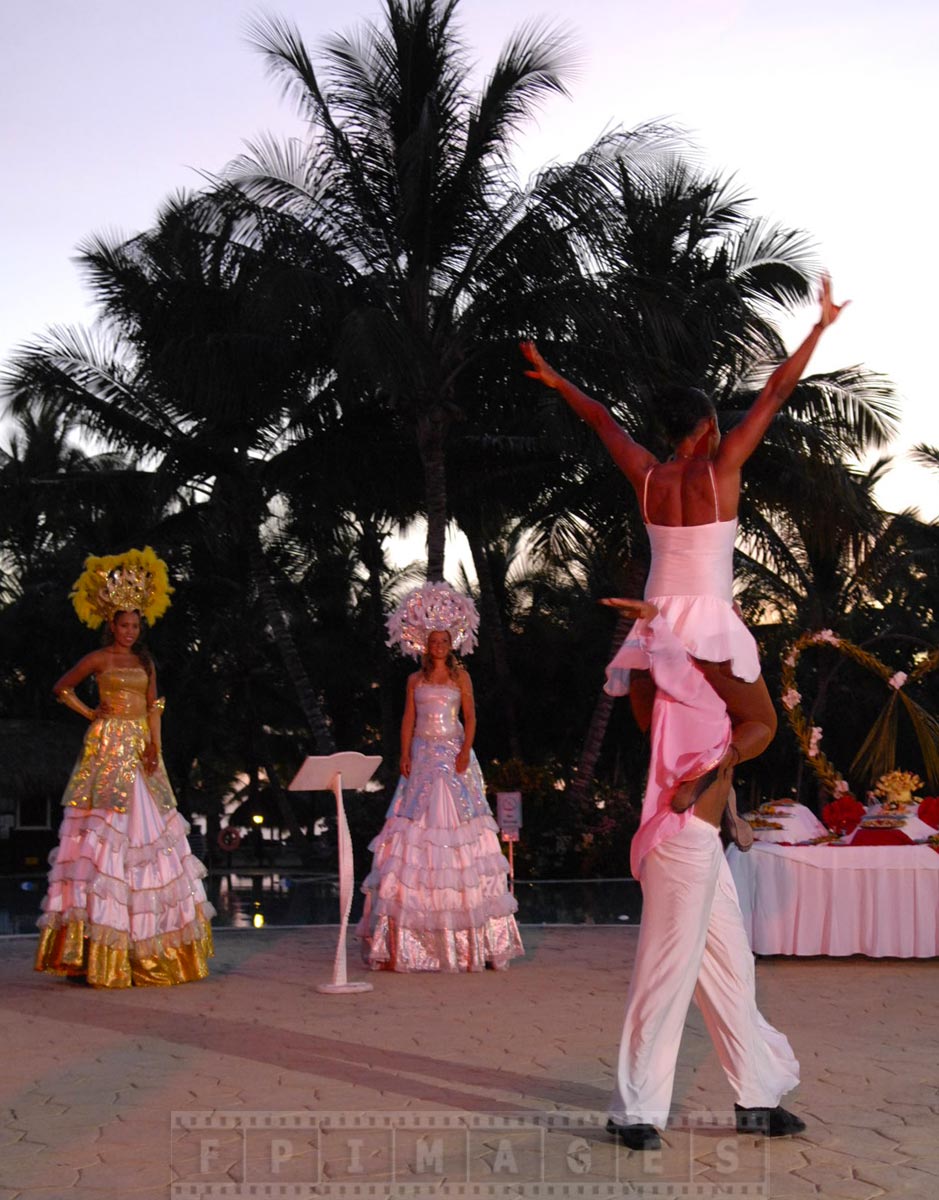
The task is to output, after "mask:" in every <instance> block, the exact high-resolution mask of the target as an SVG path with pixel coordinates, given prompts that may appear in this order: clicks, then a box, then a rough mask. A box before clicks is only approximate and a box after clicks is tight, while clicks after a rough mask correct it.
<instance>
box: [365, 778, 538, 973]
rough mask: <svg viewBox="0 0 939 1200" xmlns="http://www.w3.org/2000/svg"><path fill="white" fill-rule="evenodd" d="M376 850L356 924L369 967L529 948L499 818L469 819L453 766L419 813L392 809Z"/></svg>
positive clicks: (421, 964)
mask: <svg viewBox="0 0 939 1200" xmlns="http://www.w3.org/2000/svg"><path fill="white" fill-rule="evenodd" d="M402 782H403V784H404V785H405V786H406V784H407V781H402ZM399 790H400V789H399ZM369 849H370V850H372V851H373V853H374V859H373V863H372V870H371V873H370V874H369V875H368V877H367V878H366V880H365V882H364V883H363V885H362V890H363V891H364V892H365V896H366V900H365V911H364V914H363V916H362V919H361V921H360V922H359V926H358V929H357V936H358V937H360V938H361V939H362V954H363V958H364V960H365V962H366V964H367V965H368V966H370V967H372V968H373V969H374V970H381V969H385V970H393V971H481V970H483V969H484V968H485V966H486V964H487V963H491V964H492V966H493V967H495V968H496V969H502V968H504V967H506V966H508V963H509V960H510V959H512V958H515V957H516V956H518V955H520V954H524V948H523V946H522V940H521V937H520V935H519V932H518V926H517V925H516V922H515V916H514V914H515V912H516V910H517V908H518V905H517V903H516V901H515V898H514V896H512V895H511V894H510V893H509V890H508V886H507V875H508V863H507V862H506V859H505V856H504V855H503V853H502V850H501V847H500V845H499V838H498V827H497V825H496V823H495V821H494V820H493V818H492V815H491V813H489V812H488V810H487V812H486V813H485V814H484V815H478V816H474V817H470V818H469V819H466V820H461V819H460V815H459V812H458V810H457V806H456V804H455V802H454V798H453V795H452V793H451V790H450V788H449V787H448V786H447V774H446V773H445V772H440V773H439V774H438V775H437V777H436V779H435V780H434V784H433V787H432V788H431V789H430V792H429V796H428V800H427V803H426V805H425V806H424V808H423V810H422V811H421V812H420V813H418V814H417V815H416V816H415V817H414V819H410V818H408V817H401V816H395V815H392V816H390V817H389V818H388V819H387V820H386V822H385V825H384V827H383V828H382V831H381V833H380V834H379V835H378V837H376V838H375V839H374V841H373V842H372V843H371V845H370V846H369Z"/></svg>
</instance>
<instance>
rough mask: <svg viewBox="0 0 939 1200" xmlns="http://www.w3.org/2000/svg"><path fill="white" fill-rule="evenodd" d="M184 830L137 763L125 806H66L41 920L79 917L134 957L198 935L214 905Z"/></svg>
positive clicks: (96, 936)
mask: <svg viewBox="0 0 939 1200" xmlns="http://www.w3.org/2000/svg"><path fill="white" fill-rule="evenodd" d="M188 833H189V825H188V823H187V822H186V821H185V820H184V818H183V817H182V816H181V815H180V813H179V812H178V810H177V809H175V808H174V809H171V810H170V811H169V812H163V811H161V810H160V809H159V808H158V807H157V805H156V803H155V801H154V799H153V797H152V795H151V794H150V790H149V788H148V787H147V785H146V782H145V780H144V777H143V775H142V774H141V772H139V771H138V773H137V777H136V780H135V784H134V792H133V801H132V803H131V804H130V805H129V806H128V809H127V811H126V812H118V811H116V810H115V809H107V808H97V809H78V808H67V809H66V810H65V815H64V818H63V820H62V825H61V828H60V832H59V844H58V847H57V848H56V849H55V850H53V851H52V854H51V855H50V857H49V861H50V863H51V864H52V870H51V872H50V874H49V890H48V893H47V894H46V897H45V899H44V900H43V903H42V908H43V914H42V916H41V917H40V918H39V922H38V923H39V925H40V927H43V928H56V927H58V926H60V925H66V924H68V923H69V922H70V921H83V922H84V923H85V928H86V934H87V935H88V936H89V937H90V938H91V939H92V940H93V941H97V942H104V943H105V944H107V945H109V946H120V947H126V948H128V949H129V950H130V951H131V954H132V957H139V958H146V957H150V956H152V955H157V954H161V953H162V952H163V950H164V949H165V948H166V947H167V946H180V945H184V944H186V943H189V942H192V941H197V940H199V939H201V938H203V937H204V936H205V930H206V926H205V921H206V920H208V919H210V918H211V917H212V916H213V915H214V909H213V908H212V905H211V904H209V902H208V901H207V899H206V894H205V888H204V886H203V884H202V879H203V877H204V876H205V874H206V871H205V867H203V865H202V863H201V862H199V860H198V859H197V858H195V857H194V856H193V854H192V852H191V851H190V849H189V843H188V842H187V840H186V838H187V835H188Z"/></svg>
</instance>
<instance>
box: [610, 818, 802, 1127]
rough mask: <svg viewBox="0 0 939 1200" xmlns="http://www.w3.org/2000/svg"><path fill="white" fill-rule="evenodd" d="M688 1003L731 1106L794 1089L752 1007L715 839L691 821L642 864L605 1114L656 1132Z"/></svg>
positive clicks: (775, 1038)
mask: <svg viewBox="0 0 939 1200" xmlns="http://www.w3.org/2000/svg"><path fill="white" fill-rule="evenodd" d="M692 997H694V1000H695V1002H696V1003H697V1005H698V1007H699V1008H700V1009H701V1012H702V1014H703V1016H704V1022H705V1024H706V1025H707V1029H708V1032H709V1033H710V1035H711V1039H712V1041H713V1042H714V1045H715V1047H716V1049H717V1054H718V1058H719V1059H720V1062H721V1066H722V1067H723V1068H724V1071H725V1073H726V1075H727V1078H728V1080H729V1081H730V1085H731V1087H732V1088H733V1091H734V1096H735V1099H736V1101H737V1103H738V1104H741V1105H743V1106H744V1107H745V1108H756V1107H763V1106H766V1107H769V1108H772V1107H774V1106H775V1105H777V1104H778V1103H779V1101H780V1098H781V1097H782V1096H783V1095H784V1094H785V1093H786V1092H788V1091H789V1090H790V1089H791V1088H794V1087H795V1086H796V1084H798V1082H799V1064H798V1062H797V1061H796V1059H795V1056H794V1055H793V1053H792V1048H791V1046H790V1045H789V1042H788V1041H787V1039H786V1037H785V1036H784V1035H783V1034H781V1033H780V1032H779V1031H778V1030H776V1029H774V1028H773V1027H772V1026H771V1025H769V1024H768V1023H767V1022H766V1021H765V1020H764V1019H763V1017H762V1016H761V1015H760V1013H759V1010H758V1009H757V1007H756V992H755V975H754V969H753V955H752V953H751V951H750V945H749V942H748V941H747V935H746V931H745V929H744V927H743V920H742V918H741V915H740V905H739V903H738V901H737V891H736V888H735V887H734V881H733V878H732V876H731V874H730V868H729V867H728V866H727V862H726V860H725V858H724V852H723V848H722V847H721V841H720V836H719V834H718V831H717V830H716V829H715V828H714V826H713V825H710V824H708V823H707V822H706V821H702V820H701V819H700V818H699V817H693V818H692V820H690V821H689V822H688V824H687V825H686V826H685V827H684V829H682V830H681V831H680V832H679V833H678V834H676V835H675V836H674V837H671V838H669V839H668V840H667V841H664V842H661V843H660V844H659V845H657V846H656V847H655V848H654V849H653V850H651V851H650V852H649V854H648V855H647V856H646V858H645V860H644V862H643V865H642V922H641V925H640V928H639V945H638V948H637V951H636V962H635V966H634V968H633V975H632V980H631V982H630V985H629V994H628V996H627V1000H626V1021H625V1024H624V1026H623V1038H622V1041H621V1043H620V1051H619V1065H618V1069H617V1080H616V1089H615V1091H614V1093H613V1098H612V1100H611V1102H610V1109H609V1113H610V1116H611V1117H612V1118H613V1120H614V1121H616V1122H617V1123H618V1124H622V1125H630V1124H636V1123H642V1124H649V1125H659V1126H664V1125H665V1124H666V1122H667V1120H668V1111H669V1108H670V1107H671V1102H672V1087H673V1085H674V1082H675V1066H676V1062H677V1060H678V1047H679V1045H680V1043H681V1034H682V1029H683V1028H684V1024H685V1016H686V1014H687V1012H688V1005H689V1004H690V1003H691V999H692Z"/></svg>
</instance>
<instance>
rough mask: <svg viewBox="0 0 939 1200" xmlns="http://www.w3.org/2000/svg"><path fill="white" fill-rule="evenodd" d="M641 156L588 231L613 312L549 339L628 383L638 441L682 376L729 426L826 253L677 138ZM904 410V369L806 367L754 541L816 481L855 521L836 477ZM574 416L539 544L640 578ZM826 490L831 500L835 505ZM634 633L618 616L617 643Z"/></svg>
mask: <svg viewBox="0 0 939 1200" xmlns="http://www.w3.org/2000/svg"><path fill="white" fill-rule="evenodd" d="M641 166H642V169H641V170H635V169H633V168H632V166H631V164H630V163H629V162H628V161H627V160H625V159H622V158H621V159H619V160H615V161H611V162H610V163H609V164H608V166H607V183H608V187H607V189H606V192H605V193H599V194H598V196H599V199H598V205H597V210H596V212H595V214H594V219H593V221H592V223H591V225H590V226H589V228H588V229H587V230H586V232H585V236H588V237H589V239H590V244H591V246H592V247H593V254H594V258H595V261H596V263H597V269H598V271H599V272H600V279H601V281H602V283H603V286H604V288H605V294H606V296H607V302H606V308H607V312H608V314H609V321H608V322H607V323H606V324H604V325H597V324H596V322H594V321H590V322H586V323H585V322H580V323H578V324H577V325H576V328H575V332H574V336H573V337H571V336H570V333H569V332H568V331H566V330H563V329H562V330H561V331H560V336H559V338H558V342H557V345H556V346H552V345H550V344H549V343H546V345H545V350H546V353H547V354H548V356H549V357H550V358H551V360H552V362H555V363H556V365H558V366H559V367H561V369H562V370H565V371H566V372H569V373H571V374H572V375H573V376H574V377H575V378H577V379H578V380H581V381H583V383H584V386H585V387H586V388H587V390H588V391H592V392H593V393H594V394H599V395H606V396H608V397H612V399H611V405H610V406H611V408H612V410H613V411H614V413H615V415H616V416H617V418H618V419H619V420H620V421H621V423H622V424H623V425H624V426H625V427H626V428H627V429H628V430H629V431H630V433H632V434H633V435H634V436H635V437H637V438H638V440H640V441H642V442H643V443H644V444H647V445H650V446H652V447H657V446H659V447H661V445H662V443H661V442H660V439H659V436H658V428H657V420H656V418H657V411H656V405H657V394H658V392H659V390H660V389H661V387H662V385H663V384H666V383H668V382H680V383H685V384H689V385H694V386H700V387H704V388H706V389H707V390H708V391H709V392H710V393H711V394H712V395H713V396H714V398H715V403H716V405H717V408H718V412H719V416H720V419H721V423H722V425H724V426H725V427H726V426H727V425H729V424H733V423H734V422H735V421H736V420H738V419H739V416H740V415H741V414H742V411H743V410H744V408H745V407H746V406H747V405H748V404H749V403H750V402H751V400H752V398H753V396H754V394H755V393H754V390H753V389H754V387H755V386H758V383H759V379H760V377H761V375H762V374H764V373H765V372H766V371H767V370H768V369H769V366H770V365H773V364H774V363H775V361H778V360H779V359H780V358H781V357H783V356H784V353H785V349H784V346H783V344H782V341H781V338H780V336H779V334H778V332H777V329H776V324H775V322H776V320H777V319H778V317H779V316H781V315H782V314H783V313H784V312H786V311H787V309H788V308H790V307H791V306H792V305H793V304H794V303H797V302H799V301H801V300H802V299H804V298H805V297H806V295H807V294H808V293H809V290H810V288H811V282H812V267H813V262H812V257H811V254H810V251H809V247H808V243H807V240H806V238H805V237H804V235H802V234H799V233H798V232H795V231H789V230H785V229H782V228H779V227H776V226H772V225H768V224H767V223H765V222H762V221H759V220H757V219H754V218H753V217H752V216H751V215H750V211H749V209H750V205H749V203H748V202H747V201H746V200H745V198H744V197H743V196H742V195H741V194H740V193H739V192H738V191H735V190H733V189H732V188H731V187H730V186H729V185H728V184H727V183H726V182H724V181H722V180H721V179H720V178H719V177H717V176H706V175H703V174H701V173H700V172H698V171H695V170H694V169H693V168H692V167H690V166H689V165H688V163H687V162H686V161H684V160H683V159H682V158H681V157H680V156H679V155H677V154H674V153H671V152H669V151H668V149H667V148H666V150H665V152H664V153H661V154H658V155H652V156H648V155H647V156H646V158H645V160H644V161H643V162H642V164H641ZM601 200H602V204H603V205H605V210H601V209H602V206H601ZM894 411H895V410H894V406H893V393H892V389H891V388H890V386H889V384H887V383H886V381H884V380H883V379H881V378H880V377H879V376H876V375H874V374H873V373H871V372H867V371H864V370H862V369H860V368H849V369H845V370H842V371H840V372H834V373H832V374H830V375H826V376H817V377H813V378H812V379H809V380H806V381H803V383H802V384H801V385H800V388H799V389H798V391H797V393H796V394H795V396H794V397H793V398H792V400H791V401H790V404H789V405H788V406H787V410H786V412H785V413H784V414H782V415H781V416H780V417H779V418H777V421H776V422H775V423H774V426H773V428H772V430H771V432H770V435H769V437H768V438H767V439H766V441H765V442H764V444H763V446H762V447H761V448H760V450H759V451H758V453H757V454H756V455H754V457H753V459H752V460H751V462H750V463H749V464H748V472H747V481H746V486H745V488H744V492H743V496H742V500H741V507H740V519H741V529H742V533H743V536H744V539H745V541H746V542H747V543H748V544H750V545H751V547H753V548H757V547H759V548H761V549H763V548H765V547H766V546H768V545H769V544H771V543H772V544H776V543H782V541H783V537H782V535H779V536H777V535H776V533H775V532H774V531H775V530H776V528H777V526H778V525H779V523H780V517H781V515H783V516H784V515H785V514H786V513H787V511H790V510H791V509H792V507H793V505H794V503H795V499H794V497H795V495H796V494H797V493H800V487H801V493H804V494H806V495H808V494H811V495H812V500H811V501H810V502H809V503H810V504H814V512H815V514H816V516H817V514H818V513H819V512H824V513H825V514H826V536H828V537H829V538H831V537H835V536H838V535H839V534H841V533H842V532H843V531H844V530H845V528H847V527H848V525H849V522H848V521H847V520H846V519H842V520H841V521H840V524H839V523H838V520H837V519H836V513H835V510H834V508H833V507H832V501H833V500H834V497H833V496H829V495H828V493H827V491H826V487H827V481H828V479H829V476H830V475H831V474H832V473H833V472H836V471H838V470H841V472H842V474H843V473H844V469H843V467H842V464H843V462H844V460H845V459H846V458H848V457H857V456H860V455H861V454H862V453H865V452H866V451H868V450H869V449H871V448H873V447H876V446H878V445H882V444H883V443H884V441H885V440H886V439H887V438H888V437H889V436H890V434H891V433H892V432H893V428H894V425H893V418H894ZM565 419H566V414H565ZM568 426H569V432H568V434H567V447H568V454H567V455H565V456H564V457H563V458H562V459H561V466H560V470H559V471H558V475H557V479H556V480H555V483H554V486H553V487H551V488H548V489H545V490H544V492H543V493H542V495H541V497H540V498H539V504H538V508H537V510H536V511H533V513H532V516H533V517H534V520H535V528H536V529H537V531H538V536H537V540H536V543H535V544H536V546H537V547H538V548H539V549H540V551H541V552H542V553H543V554H548V555H550V554H551V553H553V552H557V551H558V550H560V551H561V553H562V554H564V555H566V556H568V557H571V556H578V557H580V558H581V559H583V558H584V557H587V558H589V559H590V560H591V562H592V564H593V565H592V566H590V567H588V568H587V572H588V574H589V575H590V576H591V577H592V578H593V579H594V580H595V581H596V583H597V584H598V585H599V586H601V587H603V588H610V589H617V590H619V588H622V587H624V586H625V589H626V590H628V591H638V590H639V589H640V588H641V586H642V577H643V576H644V574H645V568H646V565H647V559H646V555H647V546H646V540H645V537H644V535H643V531H642V529H641V527H640V521H639V514H638V512H637V510H636V506H635V502H634V500H633V497H632V492H631V489H630V488H629V487H628V486H627V485H626V484H625V482H624V480H623V479H622V477H621V476H620V474H619V472H618V471H617V470H616V469H615V468H614V467H613V465H612V464H611V462H610V461H609V459H608V457H607V456H606V454H605V453H604V452H603V451H602V449H601V448H600V447H599V445H598V444H597V443H596V440H595V439H593V438H592V435H590V434H589V432H587V431H585V430H584V429H583V427H579V423H573V419H570V421H569V422H568ZM571 448H574V449H576V454H575V455H574V457H573V459H572V458H571V457H570V450H571ZM796 482H798V484H799V485H800V487H796V486H795V483H796ZM823 492H824V493H825V494H826V496H828V499H826V501H825V503H824V504H819V502H818V497H819V495H820V494H821V493H823ZM846 503H847V504H848V509H849V510H850V511H849V512H848V513H847V514H846V513H842V514H841V516H842V517H845V518H846V517H847V516H850V518H851V519H854V520H857V519H858V516H859V514H858V511H857V503H856V500H855V499H852V500H850V501H846ZM852 506H853V507H852ZM868 506H869V503H868ZM861 527H862V528H863V526H861ZM852 528H853V526H852ZM623 632H624V630H623V628H622V626H620V627H618V628H617V630H615V631H614V646H611V652H612V651H613V650H614V649H615V643H616V639H617V638H620V639H621V637H622V634H623ZM609 713H610V705H609V702H608V701H603V700H601V702H599V703H598V704H597V706H596V708H595V710H594V714H593V718H592V720H591V722H590V725H589V727H588V730H587V733H586V736H585V741H584V749H583V752H582V754H581V761H580V768H579V771H578V776H577V780H576V787H578V788H586V787H588V786H589V784H590V780H591V778H592V774H593V770H594V767H595V764H596V762H597V759H598V755H599V747H600V745H601V744H602V741H603V733H604V730H605V727H606V722H607V721H608V719H609Z"/></svg>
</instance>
